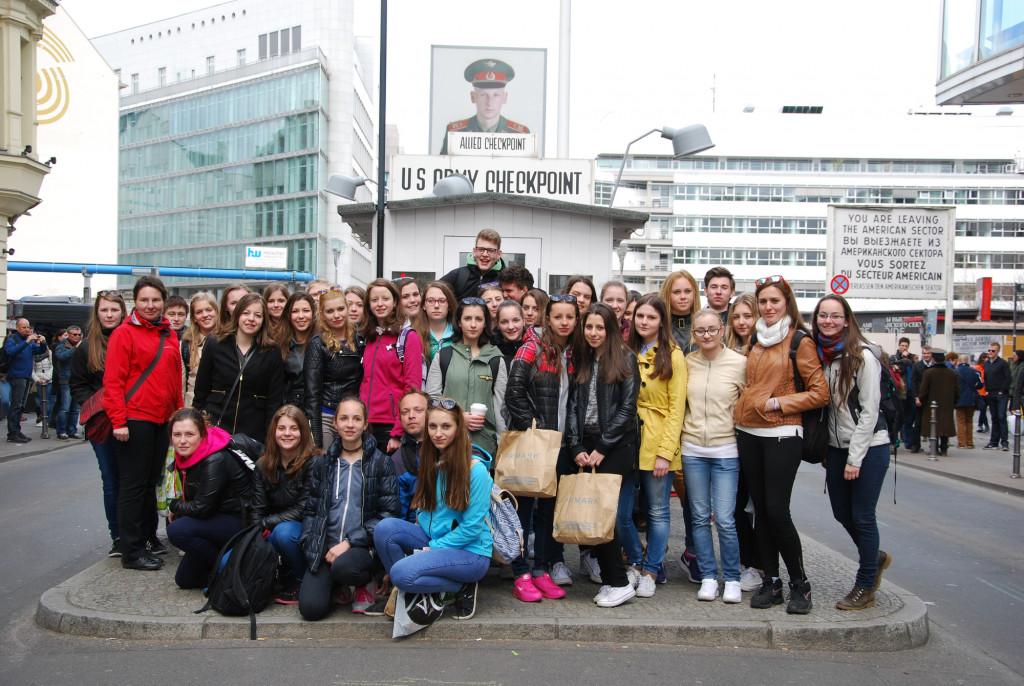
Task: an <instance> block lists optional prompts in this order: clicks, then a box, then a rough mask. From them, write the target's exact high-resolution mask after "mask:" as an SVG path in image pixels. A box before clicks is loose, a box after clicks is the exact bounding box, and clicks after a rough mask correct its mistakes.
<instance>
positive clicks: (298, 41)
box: [292, 26, 302, 52]
mask: <svg viewBox="0 0 1024 686" xmlns="http://www.w3.org/2000/svg"><path fill="white" fill-rule="evenodd" d="M299 50H302V27H301V26H293V27H292V51H294V52H298V51H299Z"/></svg>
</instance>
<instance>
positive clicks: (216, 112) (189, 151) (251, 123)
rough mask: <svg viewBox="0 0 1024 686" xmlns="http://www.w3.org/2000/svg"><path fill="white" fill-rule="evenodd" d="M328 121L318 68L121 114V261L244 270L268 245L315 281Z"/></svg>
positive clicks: (322, 78)
mask: <svg viewBox="0 0 1024 686" xmlns="http://www.w3.org/2000/svg"><path fill="white" fill-rule="evenodd" d="M326 114H327V80H326V75H325V74H324V72H323V71H322V70H321V69H320V67H319V65H312V66H308V67H304V68H302V69H300V70H296V71H292V72H288V73H284V74H279V75H273V76H263V77H259V78H257V79H254V80H252V81H248V82H245V83H242V84H239V85H231V86H224V87H220V88H214V89H210V90H207V91H205V92H201V93H197V94H194V95H186V96H183V97H179V98H175V99H168V100H166V101H164V102H161V103H159V104H156V105H150V106H144V107H139V108H136V109H132V110H128V111H123V112H122V114H121V118H120V153H119V155H120V161H119V180H120V183H119V189H118V215H119V217H118V259H119V262H121V263H122V264H139V265H151V264H155V265H157V266H193V267H208V268H220V269H242V268H243V267H244V265H245V256H244V250H245V246H246V245H254V244H255V245H261V244H265V245H274V246H276V247H287V248H288V266H287V269H288V270H296V271H310V272H316V271H317V265H318V260H317V244H318V240H317V238H318V236H319V234H320V233H322V232H323V231H325V226H326V217H322V216H321V213H322V209H321V202H320V199H319V193H318V189H319V187H320V185H321V180H322V178H323V176H324V173H325V169H326V162H325V153H324V149H323V148H324V147H325V146H326V140H327V118H326ZM170 281H172V282H174V281H178V280H177V279H171V280H170ZM185 281H187V279H186V280H185Z"/></svg>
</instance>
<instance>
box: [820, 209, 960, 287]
mask: <svg viewBox="0 0 1024 686" xmlns="http://www.w3.org/2000/svg"><path fill="white" fill-rule="evenodd" d="M955 225H956V222H955V217H954V210H953V208H950V207H925V206H916V205H906V206H902V207H893V206H891V205H888V206H876V205H870V206H869V205H859V206H854V205H829V207H828V253H827V254H828V257H827V260H828V276H827V281H826V285H827V286H828V292H830V293H837V294H839V295H842V296H845V297H847V298H900V299H911V300H919V299H921V300H943V299H945V298H946V297H947V291H946V286H947V279H950V278H952V275H953V230H954V227H955Z"/></svg>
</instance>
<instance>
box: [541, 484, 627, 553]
mask: <svg viewBox="0 0 1024 686" xmlns="http://www.w3.org/2000/svg"><path fill="white" fill-rule="evenodd" d="M621 485H622V477H621V476H620V475H618V474H598V473H597V470H596V468H595V467H591V468H590V471H589V472H585V471H583V469H582V468H581V469H580V471H579V473H578V474H568V475H566V476H563V477H562V479H561V480H560V481H559V483H558V500H556V501H555V524H554V536H555V540H556V541H559V542H560V543H570V544H575V545H600V544H601V543H607V542H608V541H610V540H612V538H613V537H614V536H615V514H616V511H617V510H618V508H619V487H620V486H621Z"/></svg>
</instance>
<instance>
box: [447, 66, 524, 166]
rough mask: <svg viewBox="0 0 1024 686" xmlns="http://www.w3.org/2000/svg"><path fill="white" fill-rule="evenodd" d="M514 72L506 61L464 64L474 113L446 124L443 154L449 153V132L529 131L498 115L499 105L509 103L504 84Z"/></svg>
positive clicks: (499, 112)
mask: <svg viewBox="0 0 1024 686" xmlns="http://www.w3.org/2000/svg"><path fill="white" fill-rule="evenodd" d="M515 75H516V72H515V70H514V69H513V68H512V66H511V65H510V64H508V63H507V62H502V61H501V60H495V59H489V58H485V59H482V60H477V61H475V62H473V63H472V64H470V65H469V66H468V67H466V71H465V73H464V76H465V78H466V81H468V82H469V83H471V84H472V85H473V90H472V91H470V94H469V98H470V100H471V101H472V103H473V104H474V105H476V114H475V115H473V116H472V117H468V118H466V119H460V120H458V121H453V122H450V123H449V124H448V126H446V127H445V131H444V135H443V137H442V142H441V154H442V155H447V154H448V133H449V132H450V131H460V132H461V131H467V132H486V133H530V129H529V128H528V127H526V126H524V125H523V124H520V123H518V122H514V121H512V120H511V119H506V118H505V117H503V116H501V108H502V106H503V105H505V103H507V102H508V91H506V90H505V87H506V86H507V85H508V82H509V81H511V80H512V79H514V78H515Z"/></svg>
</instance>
